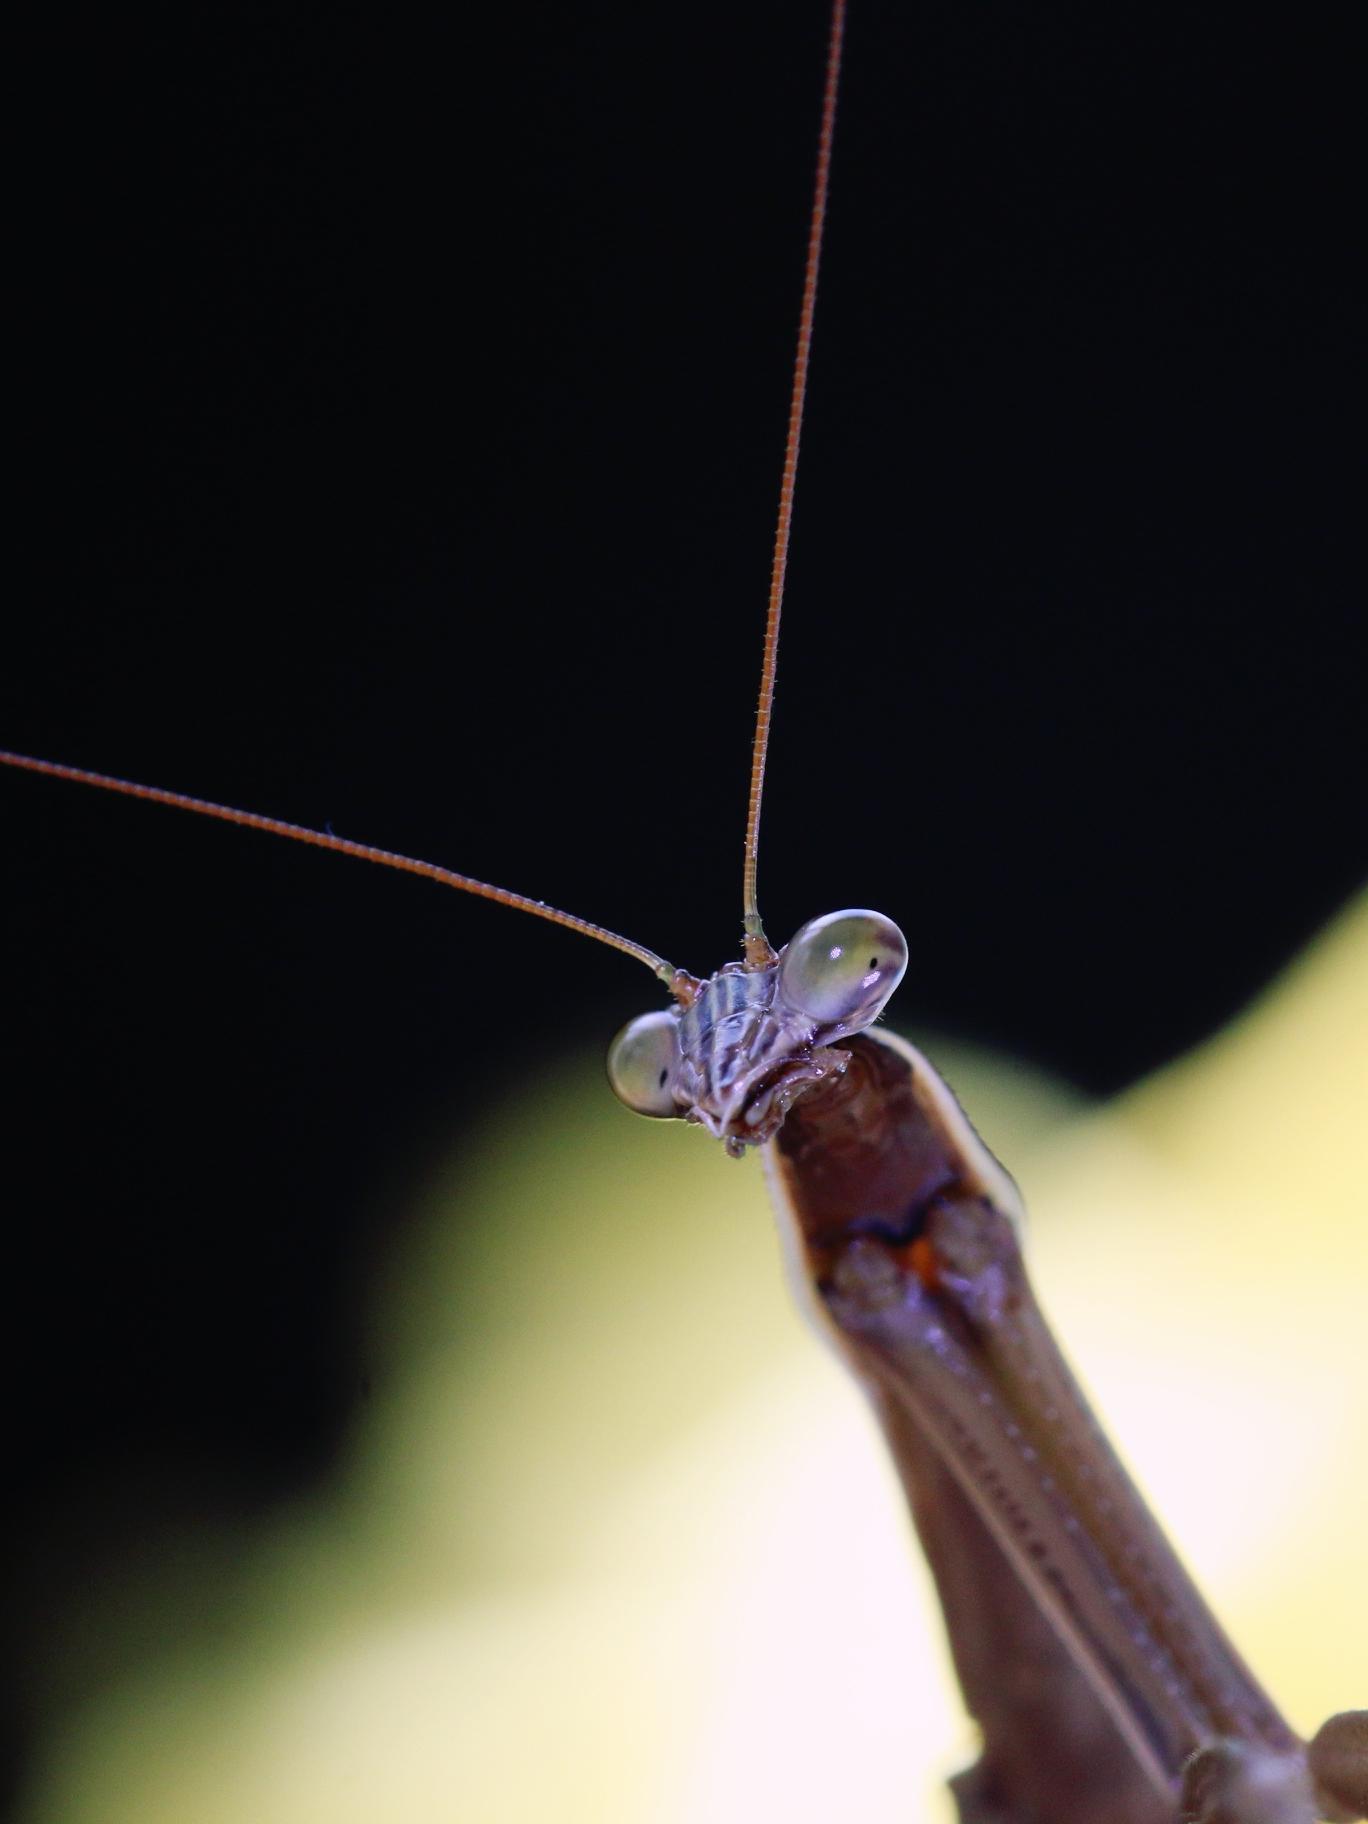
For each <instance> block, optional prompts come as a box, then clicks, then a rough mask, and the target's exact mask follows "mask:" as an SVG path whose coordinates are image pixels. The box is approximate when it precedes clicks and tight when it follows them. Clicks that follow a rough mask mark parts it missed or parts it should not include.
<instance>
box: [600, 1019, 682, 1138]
mask: <svg viewBox="0 0 1368 1824" xmlns="http://www.w3.org/2000/svg"><path fill="white" fill-rule="evenodd" d="M678 1031H679V1018H678V1016H677V1015H676V1014H673V1013H671V1012H669V1011H668V1009H662V1010H661V1011H660V1012H659V1013H643V1014H641V1015H639V1016H638V1018H636V1019H635V1020H629V1021H628V1022H627V1024H626V1025H625V1026H624V1027H623V1029H622V1031H621V1032H620V1033H619V1034H618V1035H617V1037H616V1038H615V1039H614V1040H613V1042H612V1044H611V1045H610V1046H609V1048H608V1081H609V1082H610V1083H611V1084H612V1086H613V1094H614V1095H615V1096H616V1097H617V1099H618V1101H619V1102H625V1103H626V1105H627V1107H628V1108H630V1109H632V1110H633V1111H634V1113H636V1114H638V1115H652V1116H654V1117H655V1118H656V1119H658V1120H664V1119H666V1118H667V1117H669V1116H671V1115H677V1114H678V1113H679V1107H678V1105H677V1103H676V1102H675V1099H674V1069H675V1065H676V1063H677V1062H678V1061H679V1039H678Z"/></svg>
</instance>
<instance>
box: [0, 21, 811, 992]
mask: <svg viewBox="0 0 1368 1824" xmlns="http://www.w3.org/2000/svg"><path fill="white" fill-rule="evenodd" d="M845 13H846V0H833V5H832V10H831V32H830V37H829V39H828V43H827V62H826V78H825V83H824V87H823V93H822V119H821V127H820V129H819V133H818V139H817V176H816V182H815V185H814V189H813V198H812V213H811V215H810V217H809V220H808V241H807V258H806V263H805V265H804V270H803V298H802V304H801V307H800V309H799V314H798V349H797V354H796V356H795V359H794V366H793V389H792V392H791V394H790V398H789V416H788V433H787V437H786V439H785V444H784V466H783V471H782V474H781V477H780V483H779V517H778V523H777V525H776V528H775V535H774V560H773V565H772V568H771V573H770V590H769V612H768V615H767V618H766V622H765V644H764V656H763V660H762V663H761V669H760V701H759V705H758V707H757V709H756V715H755V736H754V741H753V744H752V749H751V777H750V800H749V808H748V811H747V815H746V873H745V896H744V897H745V932H746V967H747V968H748V969H763V968H765V967H767V966H768V965H769V964H770V963H772V962H773V961H774V959H775V952H774V950H773V949H772V948H771V946H770V943H769V940H768V939H767V938H766V936H765V933H764V927H763V926H762V924H761V922H760V909H759V905H758V903H757V900H756V857H757V853H758V849H759V839H760V800H761V796H762V794H763V790H764V783H765V753H766V750H767V748H768V746H769V729H770V715H771V711H772V709H773V704H774V679H775V672H776V668H777V664H778V656H779V617H780V612H781V610H782V607H783V599H784V573H785V570H786V568H787V564H788V547H789V531H790V527H791V525H792V521H793V484H794V478H795V476H796V474H797V470H798V445H799V440H800V437H801V434H802V428H803V401H804V398H805V396H806V393H807V376H808V361H809V356H810V354H811V349H812V318H813V310H814V307H815V305H816V301H817V270H818V266H819V264H820V262H821V253H822V229H823V225H824V223H825V221H826V208H827V191H828V188H829V184H830V177H831V141H832V133H833V130H834V128H835V123H836V90H837V83H838V81H839V78H840V71H841V46H842V41H843V39H844V35H845ZM0 764H3V765H5V766H13V767H17V768H19V769H20V770H21V771H23V772H28V773H41V774H44V775H46V776H47V777H48V778H52V779H70V780H73V781H74V782H75V783H76V784H78V785H93V786H97V787H98V788H99V789H100V790H101V791H106V792H117V793H119V794H121V795H122V796H123V797H125V798H144V799H146V800H148V801H149V802H150V803H152V804H168V805H171V806H172V807H173V808H175V809H177V810H182V811H193V812H195V814H196V815H197V816H200V817H214V818H217V819H218V821H219V822H220V823H236V824H240V825H241V826H242V827H243V828H244V829H249V830H265V831H266V832H267V833H268V834H269V835H272V836H284V837H287V838H288V839H289V840H290V841H291V842H303V843H308V844H309V845H310V846H311V847H312V848H316V849H332V850H334V851H335V852H336V853H337V854H339V855H351V856H354V857H355V858H356V859H357V860H358V861H372V862H375V863H376V864H377V865H378V866H380V867H383V868H394V869H395V870H396V871H397V872H398V873H401V874H421V875H422V876H423V877H424V878H425V879H427V880H435V881H437V882H438V883H439V884H440V885H442V886H445V887H455V888H456V889H457V891H458V892H461V893H473V894H475V895H476V897H477V898H479V899H491V900H493V901H494V902H495V904H496V905H500V906H512V907H513V908H514V909H515V910H516V911H519V912H530V913H531V914H532V916H533V917H534V918H544V919H546V920H547V921H548V922H549V923H551V924H553V925H564V926H565V928H566V929H567V930H568V931H578V932H580V934H581V935H582V936H584V937H592V938H596V939H597V940H598V942H599V943H601V944H608V945H610V946H611V947H612V948H613V949H614V950H621V951H622V952H623V954H624V955H626V956H632V957H635V958H636V960H637V961H638V962H639V963H645V965H646V967H647V968H648V969H649V970H650V971H651V972H652V974H654V975H655V976H657V977H658V978H659V979H660V980H661V981H662V982H664V983H665V985H666V987H667V988H668V989H669V990H670V992H671V994H673V995H674V997H675V999H676V1000H677V1001H679V1002H680V1004H681V1005H682V1006H685V1007H688V1006H690V1005H691V1004H692V1002H693V1000H694V998H695V995H696V993H697V990H698V986H699V984H698V980H697V978H696V977H694V976H691V975H689V974H688V973H687V972H686V971H685V970H683V969H676V968H675V967H674V965H673V964H671V963H667V962H666V961H665V959H664V957H662V956H657V955H656V953H655V951H654V950H648V949H647V948H646V946H645V945H644V944H638V943H634V942H633V941H632V939H631V938H628V937H620V936H619V935H618V933H617V932H616V931H609V930H608V929H607V928H606V927H605V926H603V925H596V924H593V923H592V922H591V921H590V920H589V919H587V918H578V917H576V915H575V914H574V913H572V912H561V911H559V910H557V908H556V907H555V906H548V905H547V904H546V902H545V901H544V900H540V899H530V898H528V897H527V895H526V894H523V893H512V892H510V891H509V890H508V889H507V888H506V887H496V886H491V885H490V884H489V882H488V881H483V880H475V879H474V878H472V876H471V875H469V874H458V873H456V872H455V870H454V869H452V868H443V867H439V866H438V865H437V864H436V863H435V862H431V861H419V860H416V859H415V858H414V857H413V856H411V855H396V854H395V853H394V852H393V851H392V850H389V849H380V848H374V847H372V845H371V844H370V843H365V842H353V841H351V840H350V839H349V838H348V837H345V836H334V835H333V834H332V832H331V831H330V830H314V829H309V828H307V827H305V826H304V825H302V824H297V823H287V822H285V821H284V820H283V819H282V818H279V817H264V816H262V815H261V814H260V813H259V812H257V811H240V810H237V809H235V808H234V807H233V806H232V805H227V804H215V803H212V802H211V801H210V800H208V799H205V798H192V797H190V796H189V794H188V793H185V792H170V791H166V790H165V789H164V788H163V787H161V786H157V785H139V784H137V783H136V782H135V781H134V780H131V779H120V778H117V777H115V776H114V775H113V774H110V773H94V772H89V771H87V770H86V769H85V768H84V767H79V766H66V765H63V764H62V763H61V762H59V761H55V760H37V759H34V758H32V757H31V756H29V755H27V754H15V753H9V752H6V751H5V750H3V749H0Z"/></svg>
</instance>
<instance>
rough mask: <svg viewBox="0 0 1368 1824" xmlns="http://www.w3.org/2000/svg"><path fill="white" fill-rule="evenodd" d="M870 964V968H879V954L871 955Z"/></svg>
mask: <svg viewBox="0 0 1368 1824" xmlns="http://www.w3.org/2000/svg"><path fill="white" fill-rule="evenodd" d="M869 966H870V968H871V969H877V968H878V966H879V959H878V957H877V956H871V957H870V959H869Z"/></svg>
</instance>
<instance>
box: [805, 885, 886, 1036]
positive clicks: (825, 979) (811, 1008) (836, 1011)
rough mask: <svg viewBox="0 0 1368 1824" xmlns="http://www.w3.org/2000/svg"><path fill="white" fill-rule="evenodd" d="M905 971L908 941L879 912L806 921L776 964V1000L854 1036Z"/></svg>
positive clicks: (872, 1017)
mask: <svg viewBox="0 0 1368 1824" xmlns="http://www.w3.org/2000/svg"><path fill="white" fill-rule="evenodd" d="M906 968H907V939H906V938H905V937H904V936H903V934H902V932H901V931H899V929H898V927H897V926H896V925H895V924H894V923H893V920H892V919H891V918H885V917H884V915H883V913H882V912H861V911H854V912H828V913H827V914H826V916H825V917H823V918H814V919H810V920H809V922H808V923H807V924H805V925H804V926H803V927H802V929H801V930H800V931H799V932H798V934H797V936H796V937H795V938H794V939H793V941H792V942H791V943H790V944H789V945H788V947H787V948H786V949H785V951H784V954H783V956H782V957H781V958H780V960H779V982H778V998H779V999H781V1000H782V1001H783V1002H784V1003H785V1005H786V1006H788V1007H790V1008H792V1009H793V1010H794V1011H795V1012H796V1013H801V1014H803V1015H804V1016H805V1017H806V1018H808V1019H810V1020H812V1021H813V1022H814V1024H815V1025H817V1026H819V1027H827V1028H830V1027H835V1028H837V1029H838V1031H839V1032H840V1033H848V1032H858V1031H859V1029H860V1028H861V1027H862V1026H868V1025H869V1024H870V1022H871V1021H872V1020H875V1019H877V1018H878V1016H879V1014H880V1013H881V1012H882V1011H883V1005H884V1002H885V1001H886V1000H887V999H888V997H889V995H890V994H892V992H893V990H894V989H895V988H896V987H897V985H898V983H899V982H900V981H901V980H902V978H903V971H904V970H905V969H906Z"/></svg>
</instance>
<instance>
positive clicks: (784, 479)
mask: <svg viewBox="0 0 1368 1824" xmlns="http://www.w3.org/2000/svg"><path fill="white" fill-rule="evenodd" d="M845 15H846V0H832V8H831V35H830V37H829V38H828V40H827V63H826V83H825V86H824V88H823V91H822V124H821V127H820V129H819V131H818V135H817V177H816V181H815V182H814V184H813V190H812V214H811V216H810V217H809V218H808V243H807V263H806V265H805V266H804V268H803V302H802V306H801V308H800V310H799V312H798V352H797V354H796V355H795V357H794V362H793V391H792V393H791V394H790V396H789V417H788V436H787V438H786V440H785V443H784V467H783V472H782V474H781V476H780V480H779V519H778V524H777V525H776V527H775V531H774V561H773V563H772V565H771V568H770V589H769V613H768V615H767V617H766V620H765V646H764V655H763V657H762V659H761V662H760V701H759V704H758V705H757V707H756V711H755V737H754V740H753V741H752V743H751V774H750V799H749V803H748V805H747V809H746V870H745V878H744V882H743V889H742V895H743V906H744V910H745V932H746V966H747V968H749V969H763V968H765V967H766V966H767V965H768V964H770V963H772V962H773V961H774V951H773V949H772V948H771V947H770V942H769V939H768V938H767V937H766V936H765V928H764V926H763V924H762V923H761V921H760V904H759V899H758V897H757V892H756V876H757V870H758V867H759V855H760V801H761V798H762V797H763V795H764V790H765V755H766V753H767V752H768V750H769V733H770V718H771V716H772V714H773V710H774V678H775V673H776V671H777V669H778V664H779V619H780V616H781V614H782V613H783V607H784V573H785V571H786V570H787V569H788V549H789V531H790V528H791V527H792V524H793V484H794V479H795V477H796V475H797V473H798V445H799V442H800V440H801V438H802V432H803V402H804V400H805V398H806V396H807V377H808V360H809V357H810V355H811V353H812V318H813V312H814V310H815V308H816V304H817V272H818V268H819V267H820V265H821V262H822V230H823V228H824V226H825V224H826V211H827V192H828V190H829V188H830V184H831V142H832V138H833V136H834V134H835V130H836V92H837V89H838V87H839V84H840V79H841V49H842V45H843V43H844V41H845Z"/></svg>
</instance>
